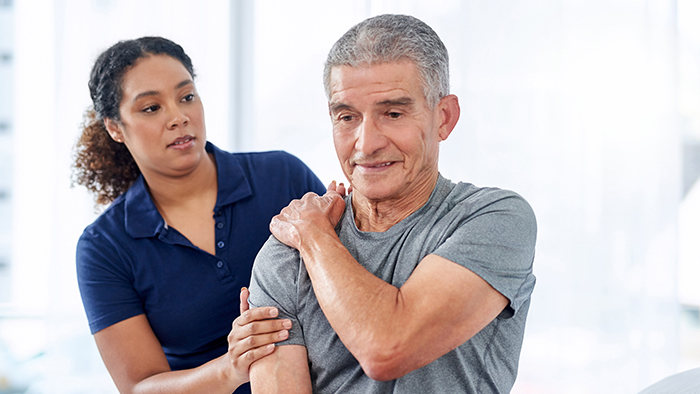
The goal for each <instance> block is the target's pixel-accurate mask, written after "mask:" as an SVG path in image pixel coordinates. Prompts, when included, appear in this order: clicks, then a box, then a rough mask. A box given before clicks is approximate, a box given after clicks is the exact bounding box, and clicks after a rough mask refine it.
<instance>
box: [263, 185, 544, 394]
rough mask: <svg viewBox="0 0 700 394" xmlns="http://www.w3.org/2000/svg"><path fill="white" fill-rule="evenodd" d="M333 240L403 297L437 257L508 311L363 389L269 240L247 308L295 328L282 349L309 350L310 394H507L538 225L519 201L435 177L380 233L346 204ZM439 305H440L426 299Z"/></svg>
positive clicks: (289, 254) (296, 272)
mask: <svg viewBox="0 0 700 394" xmlns="http://www.w3.org/2000/svg"><path fill="white" fill-rule="evenodd" d="M345 201H346V209H345V213H344V215H343V218H342V219H341V221H340V223H339V224H338V226H337V227H336V231H337V233H338V236H339V237H340V240H341V241H342V243H343V245H345V247H346V248H347V249H348V250H349V251H350V253H351V254H352V256H353V257H354V258H355V259H356V260H357V261H358V262H359V263H360V264H362V265H363V266H364V267H365V268H366V269H367V270H368V271H370V272H371V273H373V274H374V275H376V276H377V277H379V278H381V279H383V280H384V281H386V282H387V283H390V284H392V285H394V286H396V287H401V286H402V285H403V284H404V282H406V280H407V279H408V277H409V276H410V275H411V273H412V272H413V270H414V269H415V267H416V266H417V265H418V263H419V262H420V261H421V260H422V259H423V258H424V257H425V256H427V255H428V254H435V255H438V256H441V257H444V258H446V259H448V260H450V261H453V262H455V263H457V264H459V265H462V266H464V267H466V268H468V269H469V270H471V271H473V272H474V273H476V274H477V275H479V276H480V277H481V278H483V279H484V280H485V281H487V282H488V283H489V284H490V285H491V286H493V287H494V288H495V289H496V290H498V291H499V292H500V293H501V294H503V295H504V296H505V297H507V298H508V300H509V301H510V303H509V305H508V306H507V307H506V309H505V310H504V311H503V312H502V313H501V314H500V316H499V317H497V318H496V319H494V320H493V321H492V322H491V323H489V324H488V325H487V326H486V327H485V328H484V329H482V330H481V331H480V332H479V333H477V334H476V335H475V336H473V337H472V338H471V339H469V340H468V341H466V342H465V343H463V344H462V345H460V346H459V347H457V348H456V349H455V350H453V351H451V352H449V353H447V354H445V355H443V356H442V357H440V358H438V359H437V360H435V361H433V362H432V363H430V364H428V365H426V366H424V367H422V368H419V369H417V370H415V371H412V372H410V373H408V374H406V375H405V376H403V377H400V378H398V379H396V380H391V381H386V382H380V381H375V380H372V379H370V378H369V377H368V376H367V375H366V374H365V373H364V372H363V370H362V368H361V367H360V365H359V363H358V362H357V360H356V359H355V358H354V357H353V356H352V354H351V353H350V352H349V351H348V350H347V348H346V347H345V345H343V343H342V342H341V341H340V339H339V338H338V335H337V334H336V333H335V331H333V328H332V327H331V325H330V323H329V322H328V320H327V319H326V317H325V315H324V314H323V311H322V310H321V308H320V306H319V304H318V300H317V299H316V296H315V294H314V290H313V286H312V283H311V280H310V279H309V275H308V273H307V271H306V268H305V266H304V263H303V261H302V259H301V257H300V255H299V253H298V251H297V250H296V249H294V248H290V247H288V246H286V245H284V244H282V243H281V242H279V241H278V240H277V239H276V238H274V237H270V239H269V240H268V241H267V243H266V244H265V245H264V246H263V248H262V249H261V250H260V253H259V254H258V257H257V258H256V260H255V264H254V266H253V273H252V279H251V285H250V292H251V293H250V304H251V306H253V307H257V306H276V307H277V308H279V310H280V317H283V318H288V319H291V320H292V329H291V330H290V335H289V339H288V340H286V341H284V342H282V343H280V345H291V344H295V345H303V346H305V347H306V350H307V353H308V358H309V367H310V370H311V383H312V387H313V391H314V393H343V394H345V393H401V394H403V393H479V394H484V393H508V392H510V389H511V387H512V386H513V383H514V382H515V377H516V373H517V369H518V359H519V357H520V348H521V346H522V339H523V332H524V330H525V319H526V317H527V311H528V308H529V306H530V295H531V294H532V290H533V287H534V285H535V277H534V275H533V274H532V262H533V258H534V250H535V236H536V223H535V216H534V213H533V212H532V209H531V208H530V206H529V205H528V203H527V202H526V201H525V200H524V199H523V198H522V197H520V196H519V195H517V194H515V193H513V192H510V191H506V190H501V189H495V188H477V187H475V186H474V185H471V184H466V183H459V184H454V183H452V182H450V181H449V180H448V179H445V178H443V177H442V176H440V177H439V178H438V182H437V184H436V186H435V189H434V190H433V193H432V194H431V196H430V199H429V200H428V202H427V203H426V204H425V205H424V206H423V207H421V208H420V209H418V210H417V211H416V212H414V213H413V214H411V215H410V216H408V217H407V218H406V219H404V220H402V221H401V222H399V223H397V224H396V225H394V226H393V227H391V228H390V229H389V230H387V231H385V232H363V231H360V230H358V229H357V226H356V225H355V221H354V215H353V211H352V204H351V203H350V197H349V196H348V197H346V199H345ZM426 296H430V297H436V296H439V295H436V294H430V295H426Z"/></svg>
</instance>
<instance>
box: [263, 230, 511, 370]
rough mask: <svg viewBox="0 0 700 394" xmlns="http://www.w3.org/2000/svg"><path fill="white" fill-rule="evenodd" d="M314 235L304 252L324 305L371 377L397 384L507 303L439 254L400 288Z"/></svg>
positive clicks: (327, 235)
mask: <svg viewBox="0 0 700 394" xmlns="http://www.w3.org/2000/svg"><path fill="white" fill-rule="evenodd" d="M309 230H310V231H305V232H304V236H303V237H301V238H302V239H303V241H302V242H301V244H300V248H299V250H300V253H301V255H302V257H303V259H304V263H305V265H306V268H307V271H308V272H309V277H310V278H311V282H312V284H313V287H314V292H315V293H316V297H317V299H318V302H319V305H320V306H321V309H322V310H323V312H324V313H325V315H326V317H327V319H328V321H329V322H330V323H331V326H333V329H334V330H335V331H336V332H337V333H338V336H339V337H340V339H341V340H342V341H343V343H344V344H345V346H346V347H347V348H348V350H349V351H350V352H351V353H352V354H353V356H355V358H357V360H358V361H359V362H360V365H361V366H362V368H363V370H364V371H365V373H366V374H367V375H368V376H369V377H371V378H372V379H375V380H391V379H396V378H399V377H401V376H403V375H405V374H407V373H409V372H411V371H413V370H415V369H418V368H420V367H422V366H424V365H427V364H429V363H430V362H432V361H434V360H436V359H438V358H439V357H440V356H442V355H444V354H446V353H448V352H449V351H451V350H453V349H455V348H456V347H458V346H459V345H461V344H462V343H464V342H465V341H467V340H468V339H469V338H471V337H472V336H474V335H475V334H476V333H478V332H479V331H480V330H481V329H482V328H484V327H485V326H486V325H487V324H488V323H489V322H491V321H492V320H493V319H495V318H496V317H497V316H498V315H499V314H500V313H501V311H503V309H504V308H505V307H506V306H507V305H508V299H507V298H506V297H504V296H503V295H502V294H501V293H499V292H498V291H496V290H495V289H494V288H493V287H491V286H490V285H489V284H488V283H487V282H486V281H484V280H483V279H482V278H481V277H479V276H478V275H476V274H475V273H473V272H472V271H470V270H468V269H467V268H465V267H462V266H460V265H458V264H455V263H453V262H451V261H449V260H447V259H445V258H442V257H440V256H437V255H428V256H426V257H425V258H424V259H423V260H422V261H421V262H420V264H418V266H417V267H416V269H415V270H414V272H413V273H412V274H411V276H410V277H409V279H408V280H407V281H406V283H404V285H403V286H402V287H401V288H397V287H395V286H392V285H390V284H388V283H386V282H384V281H383V280H381V279H379V278H377V277H376V276H374V275H373V274H372V273H370V272H369V271H367V270H366V269H365V268H364V267H363V266H361V265H360V264H359V263H358V262H357V261H356V260H355V259H354V258H353V257H352V255H351V254H350V253H349V252H348V250H347V249H346V248H345V247H344V246H343V245H342V243H341V242H340V239H338V237H337V235H336V234H335V232H334V231H332V232H328V231H319V229H318V228H310V229H309ZM261 361H264V360H261Z"/></svg>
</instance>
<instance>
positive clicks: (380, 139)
mask: <svg viewBox="0 0 700 394" xmlns="http://www.w3.org/2000/svg"><path fill="white" fill-rule="evenodd" d="M328 106H329V112H330V116H331V121H332V123H333V141H334V143H335V150H336V153H337V155H338V159H339V160H340V165H341V167H342V168H343V172H344V173H345V176H346V177H347V179H348V180H349V181H350V184H351V185H352V186H353V189H354V190H355V192H356V193H359V194H361V195H362V196H364V197H365V198H367V199H369V200H373V201H385V200H397V199H403V198H405V197H409V199H410V196H412V195H414V194H416V192H419V191H421V190H422V191H425V189H426V188H428V189H429V190H430V191H432V188H433V187H434V184H433V182H434V180H435V177H436V176H437V163H438V148H439V143H440V141H441V140H442V139H444V138H441V136H440V133H439V130H438V129H439V128H440V123H441V116H440V110H439V107H440V105H438V106H437V107H436V108H435V109H432V108H429V106H428V104H427V102H426V99H425V94H424V91H423V84H422V82H421V80H420V78H419V74H418V70H417V68H416V66H415V65H414V64H413V62H408V61H403V62H398V63H383V64H378V65H373V66H366V67H358V68H353V67H350V66H340V67H334V68H333V69H332V70H331V74H330V102H329V104H328ZM444 137H446V136H444Z"/></svg>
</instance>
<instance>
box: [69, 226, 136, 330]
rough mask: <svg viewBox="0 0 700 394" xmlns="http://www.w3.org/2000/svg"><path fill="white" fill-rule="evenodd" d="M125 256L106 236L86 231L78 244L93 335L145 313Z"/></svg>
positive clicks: (80, 274)
mask: <svg viewBox="0 0 700 394" xmlns="http://www.w3.org/2000/svg"><path fill="white" fill-rule="evenodd" d="M123 259H124V256H123V254H122V253H121V252H120V250H119V249H117V248H115V247H114V245H112V244H111V243H110V242H109V241H108V240H107V239H106V238H105V237H104V236H103V235H101V234H100V233H98V232H94V231H92V230H91V229H86V230H85V232H84V233H83V235H82V236H81V237H80V240H79V241H78V246H77V250H76V271H77V275H78V287H79V288H80V296H81V298H82V300H83V306H84V307H85V313H86V315H87V318H88V322H89V324H90V332H91V333H92V334H94V333H96V332H98V331H100V330H102V329H104V328H107V327H109V326H111V325H112V324H115V323H118V322H120V321H122V320H125V319H128V318H130V317H134V316H137V315H140V314H143V313H144V309H143V303H142V302H141V299H140V297H139V295H138V293H137V292H136V290H135V289H134V286H133V275H132V274H131V273H130V272H129V270H128V269H127V266H126V264H125V262H124V260H123Z"/></svg>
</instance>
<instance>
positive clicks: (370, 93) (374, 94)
mask: <svg viewBox="0 0 700 394" xmlns="http://www.w3.org/2000/svg"><path fill="white" fill-rule="evenodd" d="M397 95H398V96H404V97H410V98H412V99H413V100H415V101H424V100H425V92H424V89H423V80H422V78H421V77H420V75H419V73H418V69H417V67H416V66H415V64H414V63H413V62H409V61H401V62H392V63H380V64H373V65H362V66H350V65H342V66H335V67H333V68H332V69H331V70H330V75H329V104H330V105H334V104H337V103H338V102H340V101H357V100H368V99H372V98H374V99H376V100H381V99H385V98H389V97H391V96H397Z"/></svg>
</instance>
